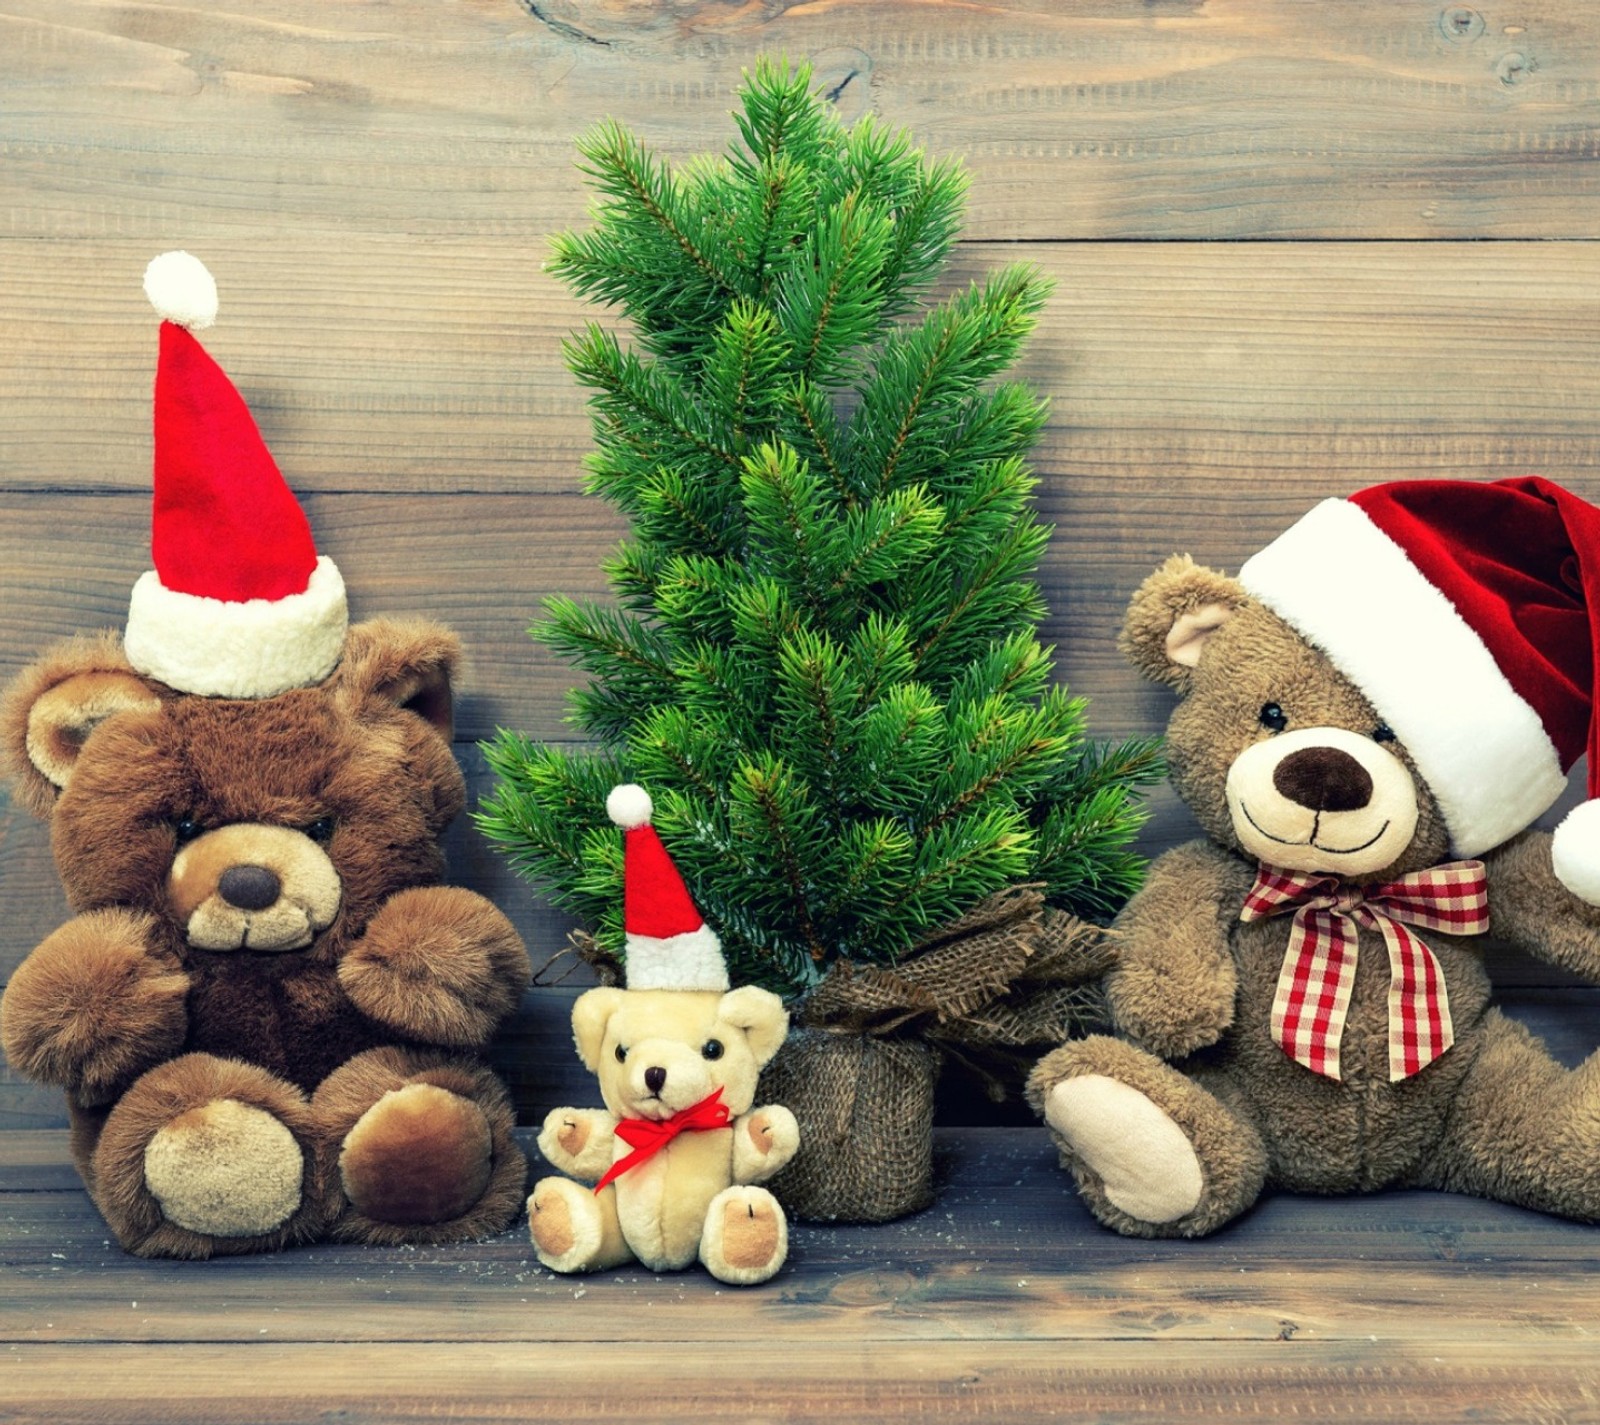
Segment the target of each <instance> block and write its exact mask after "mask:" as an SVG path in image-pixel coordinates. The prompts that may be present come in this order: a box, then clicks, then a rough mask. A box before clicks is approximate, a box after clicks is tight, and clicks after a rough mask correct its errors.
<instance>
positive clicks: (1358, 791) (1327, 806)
mask: <svg viewBox="0 0 1600 1425" xmlns="http://www.w3.org/2000/svg"><path fill="white" fill-rule="evenodd" d="M1272 785H1273V786H1275V787H1276V788H1277V789H1278V790H1279V791H1280V792H1282V793H1283V795H1284V796H1286V797H1288V798H1289V800H1290V801H1292V802H1298V803H1299V804H1300V805H1301V806H1303V807H1310V808H1311V810H1312V811H1356V810H1357V809H1358V808H1360V807H1364V806H1366V804H1367V803H1368V802H1370V801H1371V800H1372V778H1371V777H1370V776H1369V775H1368V773H1367V769H1366V768H1365V767H1363V766H1362V765H1361V764H1360V763H1359V762H1357V761H1356V759H1355V758H1354V757H1352V756H1351V755H1350V754H1349V753H1348V752H1341V751H1340V750H1339V749H1338V748H1337V747H1302V748H1301V749H1300V750H1299V751H1298V752H1291V753H1290V754H1289V755H1288V756H1287V757H1285V758H1284V759H1283V761H1281V762H1280V763H1278V765H1277V766H1276V767H1275V768H1273V771H1272Z"/></svg>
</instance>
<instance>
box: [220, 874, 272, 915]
mask: <svg viewBox="0 0 1600 1425" xmlns="http://www.w3.org/2000/svg"><path fill="white" fill-rule="evenodd" d="M217 892H218V894H220V895H221V897H222V898H223V900H225V901H227V903H228V904H229V905H231V906H237V907H238V908H239V909H240V910H265V909H266V908H267V907H268V906H269V905H271V904H272V903H273V902H274V901H276V900H277V899H278V897H279V896H280V895H282V894H283V883H282V882H281V881H280V880H279V879H278V878H277V876H275V875H274V874H273V873H272V872H271V871H269V870H268V869H267V868H266V867H265V866H229V867H228V869H227V870H226V871H224V872H223V873H222V878H221V879H220V880H219V881H218V882H217Z"/></svg>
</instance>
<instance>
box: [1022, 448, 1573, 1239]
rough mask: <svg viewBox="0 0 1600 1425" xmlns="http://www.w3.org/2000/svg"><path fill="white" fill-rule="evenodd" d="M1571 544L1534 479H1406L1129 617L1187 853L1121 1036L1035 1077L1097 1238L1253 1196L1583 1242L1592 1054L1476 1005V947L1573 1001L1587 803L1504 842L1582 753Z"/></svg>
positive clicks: (1144, 1231) (1191, 574)
mask: <svg viewBox="0 0 1600 1425" xmlns="http://www.w3.org/2000/svg"><path fill="white" fill-rule="evenodd" d="M1491 551H1493V553H1494V555H1495V557H1494V558H1490V557H1489V554H1490V552H1491ZM1597 551H1600V514H1597V512H1596V511H1594V510H1593V509H1592V508H1591V507H1589V506H1587V505H1585V504H1584V503H1583V502H1581V501H1578V500H1576V499H1575V498H1574V497H1573V496H1571V495H1570V494H1569V493H1568V492H1566V491H1563V490H1561V489H1560V488H1559V487H1556V486H1552V485H1549V484H1547V483H1546V482H1543V481H1538V480H1523V481H1507V482H1501V483H1498V484H1491V485H1463V484H1457V483H1455V482H1416V483H1408V484H1400V485H1392V486H1380V487H1376V488H1375V489H1374V490H1371V491H1364V492H1362V494H1361V495H1358V496H1355V497H1352V499H1351V500H1349V501H1328V502H1327V503H1326V504H1325V505H1324V506H1319V507H1318V509H1317V510H1315V511H1313V512H1312V513H1311V514H1310V515H1308V516H1307V517H1306V519H1305V520H1303V521H1301V522H1300V523H1299V524H1297V525H1296V526H1294V527H1293V528H1292V529H1291V530H1290V531H1289V532H1288V533H1286V534H1285V535H1284V536H1283V537H1281V538H1280V540H1278V541H1276V542H1275V543H1274V544H1273V545H1272V546H1269V547H1268V549H1267V550H1265V551H1263V552H1262V554H1260V555H1257V556H1256V557H1255V558H1254V559H1252V560H1251V561H1250V562H1249V563H1247V564H1246V566H1245V568H1244V570H1243V571H1242V573H1241V577H1240V579H1239V580H1234V579H1230V578H1227V577H1225V576H1223V575H1222V574H1220V573H1217V572H1215V571H1213V570H1210V569H1205V568H1201V567H1199V566H1197V565H1195V564H1194V563H1193V562H1191V561H1190V560H1189V559H1187V558H1183V557H1179V558H1174V559H1172V560H1171V561H1169V562H1168V563H1167V564H1166V565H1165V566H1164V567H1163V568H1162V569H1160V570H1159V571H1158V572H1157V573H1155V574H1154V575H1153V576H1152V577H1151V578H1150V579H1148V580H1147V581H1146V582H1145V584H1144V586H1143V587H1142V588H1141V589H1140V590H1139V591H1138V593H1137V594H1136V595H1135V597H1134V599H1133V601H1132V604H1131V606H1130V608H1129V610H1128V616H1127V622H1126V625H1125V628H1124V634H1123V646H1124V649H1125V651H1126V652H1127V654H1128V655H1129V656H1130V658H1131V659H1132V661H1133V663H1134V664H1135V666H1136V667H1137V668H1138V669H1139V670H1140V671H1141V672H1143V673H1144V674H1145V675H1146V676H1147V677H1150V678H1152V679H1154V680H1156V681H1158V682H1162V683H1165V684H1167V685H1169V686H1171V687H1173V688H1174V689H1176V690H1177V692H1178V694H1179V697H1180V699H1181V700H1180V702H1179V703H1178V706H1177V708H1176V709H1175V711H1174V712H1173V715H1172V719H1171V722H1170V725H1169V731H1168V746H1169V756H1170V764H1171V777H1172V782H1173V785H1174V786H1175V787H1176V789H1177V791H1178V793H1179V795H1180V796H1181V797H1182V798H1183V800H1184V802H1185V803H1186V804H1187V805H1188V807H1189V808H1190V809H1191V810H1192V811H1193V813H1194V815H1195V817H1196V819H1197V820H1198V821H1199V823H1200V825H1201V827H1202V829H1203V830H1204V831H1205V832H1206V835H1207V838H1208V839H1206V840H1201V841H1195V842H1191V843H1190V844H1188V845H1185V846H1182V847H1179V848H1177V849H1175V850H1173V851H1171V852H1168V853H1167V854H1165V855H1163V856H1162V857H1160V858H1159V859H1158V860H1157V861H1156V863H1155V864H1154V866H1153V867H1152V868H1151V872H1150V875H1149V879H1148V882H1147V884H1146V885H1145V887H1144V889H1143V890H1142V891H1141V892H1140V893H1139V894H1138V895H1137V896H1136V897H1135V898H1134V900H1133V901H1132V902H1131V903H1130V904H1129V905H1128V907H1127V908H1126V910H1125V911H1124V913H1123V914H1122V916H1121V917H1120V919H1119V920H1118V922H1117V925H1116V932H1115V933H1116V937H1117V940H1118V943H1119V946H1120V964H1119V965H1118V967H1117V968H1115V969H1114V970H1113V971H1112V972H1111V974H1110V976H1109V979H1108V983H1107V989H1108V995H1109V1001H1110V1005H1111V1008H1112V1012H1113V1015H1114V1021H1115V1024H1116V1027H1117V1029H1118V1030H1119V1036H1118V1037H1115V1038H1113V1037H1105V1036H1099V1037H1094V1038H1089V1039H1085V1040H1082V1041H1079V1042H1075V1043H1069V1044H1067V1045H1065V1046H1063V1047H1062V1048H1060V1049H1057V1050H1056V1051H1054V1052H1053V1053H1051V1054H1050V1055H1048V1056H1046V1058H1044V1059H1043V1060H1041V1062H1040V1063H1039V1064H1038V1065H1037V1066H1036V1068H1035V1070H1034V1072H1033V1074H1032V1076H1031V1079H1030V1082H1029V1097H1030V1100H1031V1101H1032V1103H1033V1104H1034V1107H1035V1108H1036V1109H1037V1110H1038V1111H1039V1112H1040V1113H1041V1114H1042V1115H1043V1117H1044V1118H1045V1119H1046V1121H1047V1122H1048V1124H1049V1125H1050V1127H1051V1129H1052V1130H1053V1133H1054V1136H1055V1139H1056V1142H1057V1145H1058V1147H1059V1148H1060V1150H1061V1154H1062V1159H1063V1163H1064V1164H1065V1165H1066V1166H1067V1167H1069V1168H1070V1170H1071V1171H1072V1173H1073V1174H1074V1176H1075V1177H1076V1179H1077V1182H1078V1185H1079V1188H1080V1190H1081V1192H1082V1194H1083V1197H1084V1199H1085V1201H1086V1202H1087V1204H1088V1205H1089V1207H1090V1209H1091V1210H1092V1211H1093V1212H1094V1214H1095V1216H1096V1217H1098V1218H1099V1219H1100V1220H1101V1221H1102V1222H1103V1223H1105V1224H1106V1225H1107V1226H1110V1227H1113V1228H1115V1229H1116V1230H1118V1231H1120V1232H1124V1233H1128V1234H1130V1235H1137V1236H1146V1237H1157V1236H1195V1235H1199V1234H1202V1233H1206V1232H1210V1231H1212V1230H1214V1229H1216V1228H1217V1227H1220V1226H1221V1225H1222V1224H1224V1223H1226V1222H1228V1221H1229V1220H1230V1219H1232V1218H1233V1217H1234V1216H1236V1215H1237V1214H1238V1213H1240V1212H1242V1211H1244V1210H1245V1209H1246V1208H1248V1207H1249V1206H1250V1205H1251V1204H1252V1203H1253V1202H1254V1201H1255V1200H1256V1198H1257V1196H1258V1194H1259V1193H1260V1192H1261V1191H1262V1190H1263V1188H1264V1187H1281V1188H1288V1189H1292V1190H1297V1191H1306V1192H1319V1193H1344V1192H1357V1191H1366V1190H1372V1189H1380V1188H1386V1187H1427V1188H1439V1189H1445V1190H1449V1191H1456V1192H1466V1193H1474V1194H1478V1195H1481V1196H1485V1197H1490V1198H1496V1199H1499V1200H1502V1201H1506V1202H1513V1203H1518V1204H1521V1205H1523V1206H1527V1207H1533V1208H1538V1209H1542V1210H1544V1211H1548V1212H1555V1213H1560V1214H1563V1215H1566V1216H1570V1217H1575V1218H1580V1219H1587V1220H1595V1219H1600V1056H1591V1057H1590V1058H1589V1059H1588V1060H1587V1062H1585V1063H1584V1064H1583V1065H1582V1066H1581V1067H1580V1068H1578V1069H1576V1070H1571V1071H1569V1070H1567V1069H1565V1068H1563V1067H1561V1066H1560V1065H1559V1064H1557V1063H1556V1062H1555V1061H1554V1060H1552V1059H1551V1057H1550V1056H1549V1054H1548V1053H1547V1052H1546V1050H1545V1049H1544V1047H1543V1045H1542V1044H1540V1043H1539V1041H1538V1040H1536V1039H1535V1038H1533V1037H1532V1036H1531V1035H1530V1034H1529V1033H1528V1032H1527V1031H1526V1030H1525V1029H1524V1028H1522V1027H1521V1026H1520V1025H1518V1024H1516V1023H1514V1022H1513V1021H1511V1020H1509V1019H1507V1018H1505V1017H1504V1016H1503V1015H1501V1014H1500V1013H1499V1012H1498V1011H1497V1010H1495V1009H1493V1008H1492V1007H1491V1006H1490V1003H1489V1000H1490V985H1489V981H1488V978H1487V976H1486V974H1485V972H1484V969H1483V964H1482V948H1481V947H1482V941H1481V938H1480V937H1481V935H1482V933H1483V932H1488V933H1490V934H1492V935H1493V936H1494V937H1496V938H1498V939H1500V940H1502V941H1505V942H1509V943H1511V944H1513V945H1517V946H1520V947H1522V948H1524V949H1526V950H1528V951H1530V952H1531V953H1533V954H1534V955H1536V956H1538V957H1540V958H1541V959H1543V960H1546V961H1549V962H1550V963H1553V964H1556V965H1561V966H1564V967H1566V968H1568V969H1570V970H1573V971H1576V972H1577V973H1578V974H1580V975H1582V976H1584V977H1585V978H1586V979H1589V980H1591V981H1593V980H1600V910H1597V909H1596V908H1595V906H1594V905H1592V904H1589V903H1588V901H1591V900H1593V899H1595V898H1596V896H1595V889H1596V883H1595V876H1594V867H1595V864H1596V856H1595V849H1596V848H1595V842H1594V840H1593V838H1592V822H1590V820H1589V818H1591V817H1592V815H1593V813H1594V811H1595V806H1594V803H1593V802H1590V803H1588V804H1586V805H1585V806H1582V807H1580V808H1579V809H1578V810H1577V811H1576V812H1574V813H1573V814H1572V816H1571V817H1570V818H1569V819H1568V822H1567V823H1564V824H1563V826H1562V827H1561V828H1559V829H1558V831H1557V832H1556V835H1555V838H1554V842H1553V840H1552V837H1551V836H1550V835H1549V834H1547V833H1543V832H1538V831H1531V830H1525V829H1524V828H1525V827H1526V826H1527V824H1528V823H1529V822H1531V821H1532V820H1533V819H1534V817H1535V816H1537V815H1538V814H1539V813H1540V811H1542V810H1543V809H1544V807H1545V806H1546V805H1548V803H1549V802H1550V801H1552V800H1554V798H1555V796H1556V795H1557V793H1558V792H1559V791H1560V789H1561V786H1562V784H1563V781H1564V774H1565V770H1566V768H1567V767H1568V766H1570V765H1571V763H1572V762H1573V761H1574V760H1575V759H1576V758H1577V756H1578V755H1579V754H1581V753H1582V752H1583V751H1584V750H1585V747H1586V746H1587V745H1588V744H1589V743H1590V741H1591V739H1592V737H1593V727H1592V718H1591V704H1592V686H1593V677H1594V673H1593V667H1594V664H1593V661H1592V646H1593V633H1592V629H1591V620H1590V617H1589V613H1588V609H1589V607H1590V606H1592V604H1593V601H1594V599H1595V595H1596V592H1597V581H1596V573H1595V566H1596V553H1597ZM1590 750H1591V768H1593V767H1594V764H1595V762H1596V760H1597V759H1595V758H1594V757H1593V755H1592V748H1591V749H1590ZM1594 791H1595V787H1594V785H1593V783H1591V788H1590V793H1591V797H1592V796H1593V794H1594ZM1574 891H1578V892H1581V893H1582V896H1583V897H1584V898H1582V899H1580V898H1579V896H1578V895H1575V894H1574V893H1573V892H1574Z"/></svg>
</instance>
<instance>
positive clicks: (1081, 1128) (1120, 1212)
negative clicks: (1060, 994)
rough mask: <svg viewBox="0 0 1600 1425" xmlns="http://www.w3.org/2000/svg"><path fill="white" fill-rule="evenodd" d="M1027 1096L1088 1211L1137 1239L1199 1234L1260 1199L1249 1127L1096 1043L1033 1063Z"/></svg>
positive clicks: (1149, 1066)
mask: <svg viewBox="0 0 1600 1425" xmlns="http://www.w3.org/2000/svg"><path fill="white" fill-rule="evenodd" d="M1028 1098H1029V1101H1030V1102H1031V1103H1032V1104H1033V1106H1034V1108H1035V1109H1036V1110H1037V1111H1038V1112H1040V1113H1041V1114H1042V1115H1043V1117H1044V1119H1045V1122H1046V1123H1048V1124H1049V1125H1050V1128H1051V1129H1052V1130H1053V1132H1054V1134H1055V1138H1056V1144H1057V1146H1058V1147H1059V1148H1060V1149H1061V1156H1062V1161H1063V1163H1064V1164H1065V1165H1066V1166H1067V1167H1068V1168H1069V1169H1070V1170H1071V1171H1072V1174H1073V1176H1074V1177H1075V1178H1076V1180H1077V1183H1078V1188H1079V1190H1080V1192H1081V1193H1082V1194H1083V1198H1084V1201H1085V1203H1087V1205H1088V1207H1089V1209H1090V1211H1092V1212H1093V1213H1094V1215H1095V1216H1096V1217H1097V1218H1099V1219H1100V1221H1101V1222H1103V1223H1105V1224H1106V1225H1107V1226H1108V1227H1112V1228H1114V1229H1115V1230H1117V1231H1118V1232H1122V1233H1125V1234H1127V1235H1129V1236H1136V1237H1197V1236H1201V1235H1203V1234H1205V1233H1207V1232H1212V1231H1214V1230H1215V1229H1216V1228H1218V1227H1220V1226H1221V1225H1222V1224H1223V1223H1225V1222H1227V1221H1229V1220H1230V1219H1231V1218H1233V1217H1235V1216H1237V1215H1238V1214H1239V1213H1240V1212H1242V1211H1244V1209H1245V1208H1246V1207H1248V1206H1249V1205H1250V1204H1251V1203H1253V1202H1254V1201H1255V1200H1256V1197H1257V1196H1258V1195H1259V1194H1260V1191H1261V1185H1262V1182H1263V1181H1264V1180H1265V1177H1266V1166H1267V1165H1266V1153H1265V1150H1264V1149H1263V1147H1262V1144H1261V1138H1260V1135H1259V1134H1258V1133H1257V1132H1256V1130H1255V1128H1254V1126H1253V1125H1252V1124H1250V1123H1248V1122H1247V1121H1245V1120H1244V1119H1242V1118H1240V1117H1239V1116H1237V1115H1236V1114H1234V1113H1233V1112H1231V1111H1230V1110H1229V1109H1228V1108H1227V1107H1226V1106H1225V1105H1224V1104H1222V1103H1221V1102H1220V1101H1219V1100H1218V1099H1216V1098H1215V1097H1213V1096H1212V1095H1211V1094H1209V1093H1207V1092H1206V1090H1205V1089H1203V1088H1201V1087H1200V1086H1199V1085H1198V1084H1196V1083H1195V1082H1194V1081H1193V1080H1192V1079H1190V1078H1188V1077H1187V1076H1185V1075H1184V1074H1181V1073H1179V1072H1178V1071H1177V1070H1176V1069H1174V1068H1172V1067H1171V1066H1170V1065H1169V1064H1166V1063H1163V1062H1162V1061H1161V1060H1160V1059H1157V1058H1155V1057H1154V1056H1153V1055H1150V1054H1147V1053H1145V1052H1144V1051H1143V1050H1142V1049H1137V1048H1135V1047H1134V1046H1133V1045H1131V1044H1126V1043H1123V1042H1122V1041H1120V1040H1116V1039H1109V1038H1105V1037H1102V1036H1096V1037H1093V1038H1089V1039H1082V1040H1077V1041H1074V1042H1073V1043H1070V1044H1067V1045H1064V1046H1063V1047H1062V1048H1060V1049H1057V1050H1055V1051H1054V1052H1053V1053H1051V1054H1048V1055H1046V1056H1045V1058H1043V1059H1041V1060H1040V1061H1039V1063H1038V1064H1037V1065H1036V1066H1035V1068H1034V1071H1033V1074H1032V1075H1031V1076H1030V1078H1029V1081H1028Z"/></svg>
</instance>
